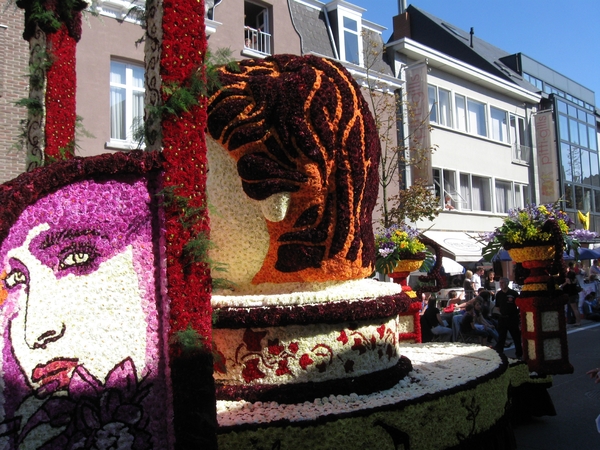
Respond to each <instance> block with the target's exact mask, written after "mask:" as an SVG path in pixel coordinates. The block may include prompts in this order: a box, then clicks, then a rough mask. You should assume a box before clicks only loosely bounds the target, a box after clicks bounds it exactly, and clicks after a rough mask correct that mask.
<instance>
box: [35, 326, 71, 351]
mask: <svg viewBox="0 0 600 450" xmlns="http://www.w3.org/2000/svg"><path fill="white" fill-rule="evenodd" d="M66 329H67V327H66V326H65V324H64V323H63V324H62V327H61V329H60V331H58V332H57V331H56V330H47V331H45V332H44V333H42V334H40V335H39V336H38V337H37V338H36V339H35V341H34V343H33V347H31V346H30V347H31V348H33V349H36V348H43V349H45V348H46V346H47V345H48V344H49V343H50V342H55V341H58V340H59V339H60V338H62V337H63V336H64V335H65V331H66ZM27 345H29V342H28V343H27Z"/></svg>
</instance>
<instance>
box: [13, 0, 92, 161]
mask: <svg viewBox="0 0 600 450" xmlns="http://www.w3.org/2000/svg"><path fill="white" fill-rule="evenodd" d="M16 4H17V6H18V7H19V8H22V9H24V10H25V31H24V32H23V38H24V39H25V40H27V41H29V42H30V94H29V99H28V100H27V101H25V102H24V104H25V105H26V106H27V107H28V124H27V128H26V130H25V134H26V136H24V137H25V142H26V146H27V155H28V163H27V168H28V170H31V169H34V168H35V167H38V166H40V165H43V164H44V163H48V162H52V161H55V160H57V159H66V158H70V157H73V156H74V152H75V123H76V118H77V114H76V102H75V94H76V92H75V91H76V85H77V81H76V80H77V78H76V72H75V52H76V46H77V42H78V41H79V39H80V38H81V11H82V10H83V9H84V8H85V7H86V6H87V3H86V2H85V1H83V0H46V1H45V0H18V1H17V2H16Z"/></svg>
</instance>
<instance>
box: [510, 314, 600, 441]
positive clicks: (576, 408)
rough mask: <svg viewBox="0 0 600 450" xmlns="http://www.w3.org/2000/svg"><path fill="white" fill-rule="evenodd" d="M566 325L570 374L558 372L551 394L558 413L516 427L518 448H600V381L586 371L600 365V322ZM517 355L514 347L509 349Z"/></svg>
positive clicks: (585, 321)
mask: <svg viewBox="0 0 600 450" xmlns="http://www.w3.org/2000/svg"><path fill="white" fill-rule="evenodd" d="M582 324H583V325H582V327H581V328H576V327H573V326H571V325H568V326H567V333H568V340H569V360H570V361H571V364H572V365H573V367H574V368H575V371H574V373H572V374H570V375H555V376H554V379H553V385H552V388H550V389H549V392H550V396H551V397H552V401H553V402H554V407H555V408H556V413H557V415H556V416H554V417H552V416H544V417H536V418H532V419H531V420H529V421H528V422H527V423H523V424H519V425H518V426H516V427H515V435H516V440H517V448H518V450H562V449H574V450H575V449H576V450H588V449H589V450H592V449H600V433H598V430H597V428H596V424H595V419H596V417H597V416H598V415H600V384H594V382H593V381H592V380H590V378H589V377H588V376H587V375H586V374H585V373H586V372H587V371H588V370H590V369H593V368H596V367H599V366H600V345H599V344H600V323H598V322H591V321H589V320H582ZM506 353H507V355H509V356H514V350H511V351H507V352H506Z"/></svg>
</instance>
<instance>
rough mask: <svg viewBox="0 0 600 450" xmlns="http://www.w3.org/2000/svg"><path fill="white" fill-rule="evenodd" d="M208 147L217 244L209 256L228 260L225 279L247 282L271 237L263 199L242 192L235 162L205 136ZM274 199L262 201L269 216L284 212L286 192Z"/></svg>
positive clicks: (209, 189)
mask: <svg viewBox="0 0 600 450" xmlns="http://www.w3.org/2000/svg"><path fill="white" fill-rule="evenodd" d="M207 149H208V161H209V172H208V177H207V182H206V194H207V197H208V201H209V203H210V204H211V205H213V206H214V208H215V213H214V214H211V216H210V222H211V230H210V238H211V240H212V241H213V242H214V243H215V246H216V248H215V249H213V250H211V252H210V257H211V259H213V260H214V261H218V262H220V263H227V264H228V267H227V273H226V274H225V276H226V278H227V279H228V280H230V281H233V282H234V283H240V284H246V283H250V282H251V281H252V278H254V275H256V273H257V272H258V271H259V270H260V268H261V267H262V265H263V262H264V259H265V256H266V255H267V251H268V250H269V239H270V238H269V232H268V230H267V223H266V219H265V216H264V211H263V206H262V205H261V203H262V202H257V201H255V200H252V199H251V198H249V197H248V196H247V195H246V194H245V193H244V191H243V188H242V181H241V180H240V177H239V175H238V173H237V169H236V163H235V161H234V160H233V158H231V157H230V156H229V155H228V154H227V150H225V149H224V148H223V147H221V146H220V145H219V144H218V143H217V142H216V141H214V140H213V139H210V138H207ZM276 200H277V201H274V200H273V201H270V202H267V203H269V205H264V209H265V211H266V212H267V214H268V215H269V217H271V218H278V217H283V216H285V210H286V209H287V204H288V202H289V199H287V197H286V196H278V197H277V199H276ZM280 203H281V204H282V205H283V206H280V205H279V204H280Z"/></svg>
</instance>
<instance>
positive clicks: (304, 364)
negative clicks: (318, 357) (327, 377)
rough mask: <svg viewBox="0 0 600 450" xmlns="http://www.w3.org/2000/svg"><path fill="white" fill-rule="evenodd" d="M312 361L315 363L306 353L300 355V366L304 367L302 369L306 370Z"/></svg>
mask: <svg viewBox="0 0 600 450" xmlns="http://www.w3.org/2000/svg"><path fill="white" fill-rule="evenodd" d="M312 363H314V361H313V360H312V359H310V356H308V355H307V354H306V353H305V354H304V355H302V356H301V357H300V367H302V369H304V370H306V368H307V367H308V366H310V365H311V364H312Z"/></svg>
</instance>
